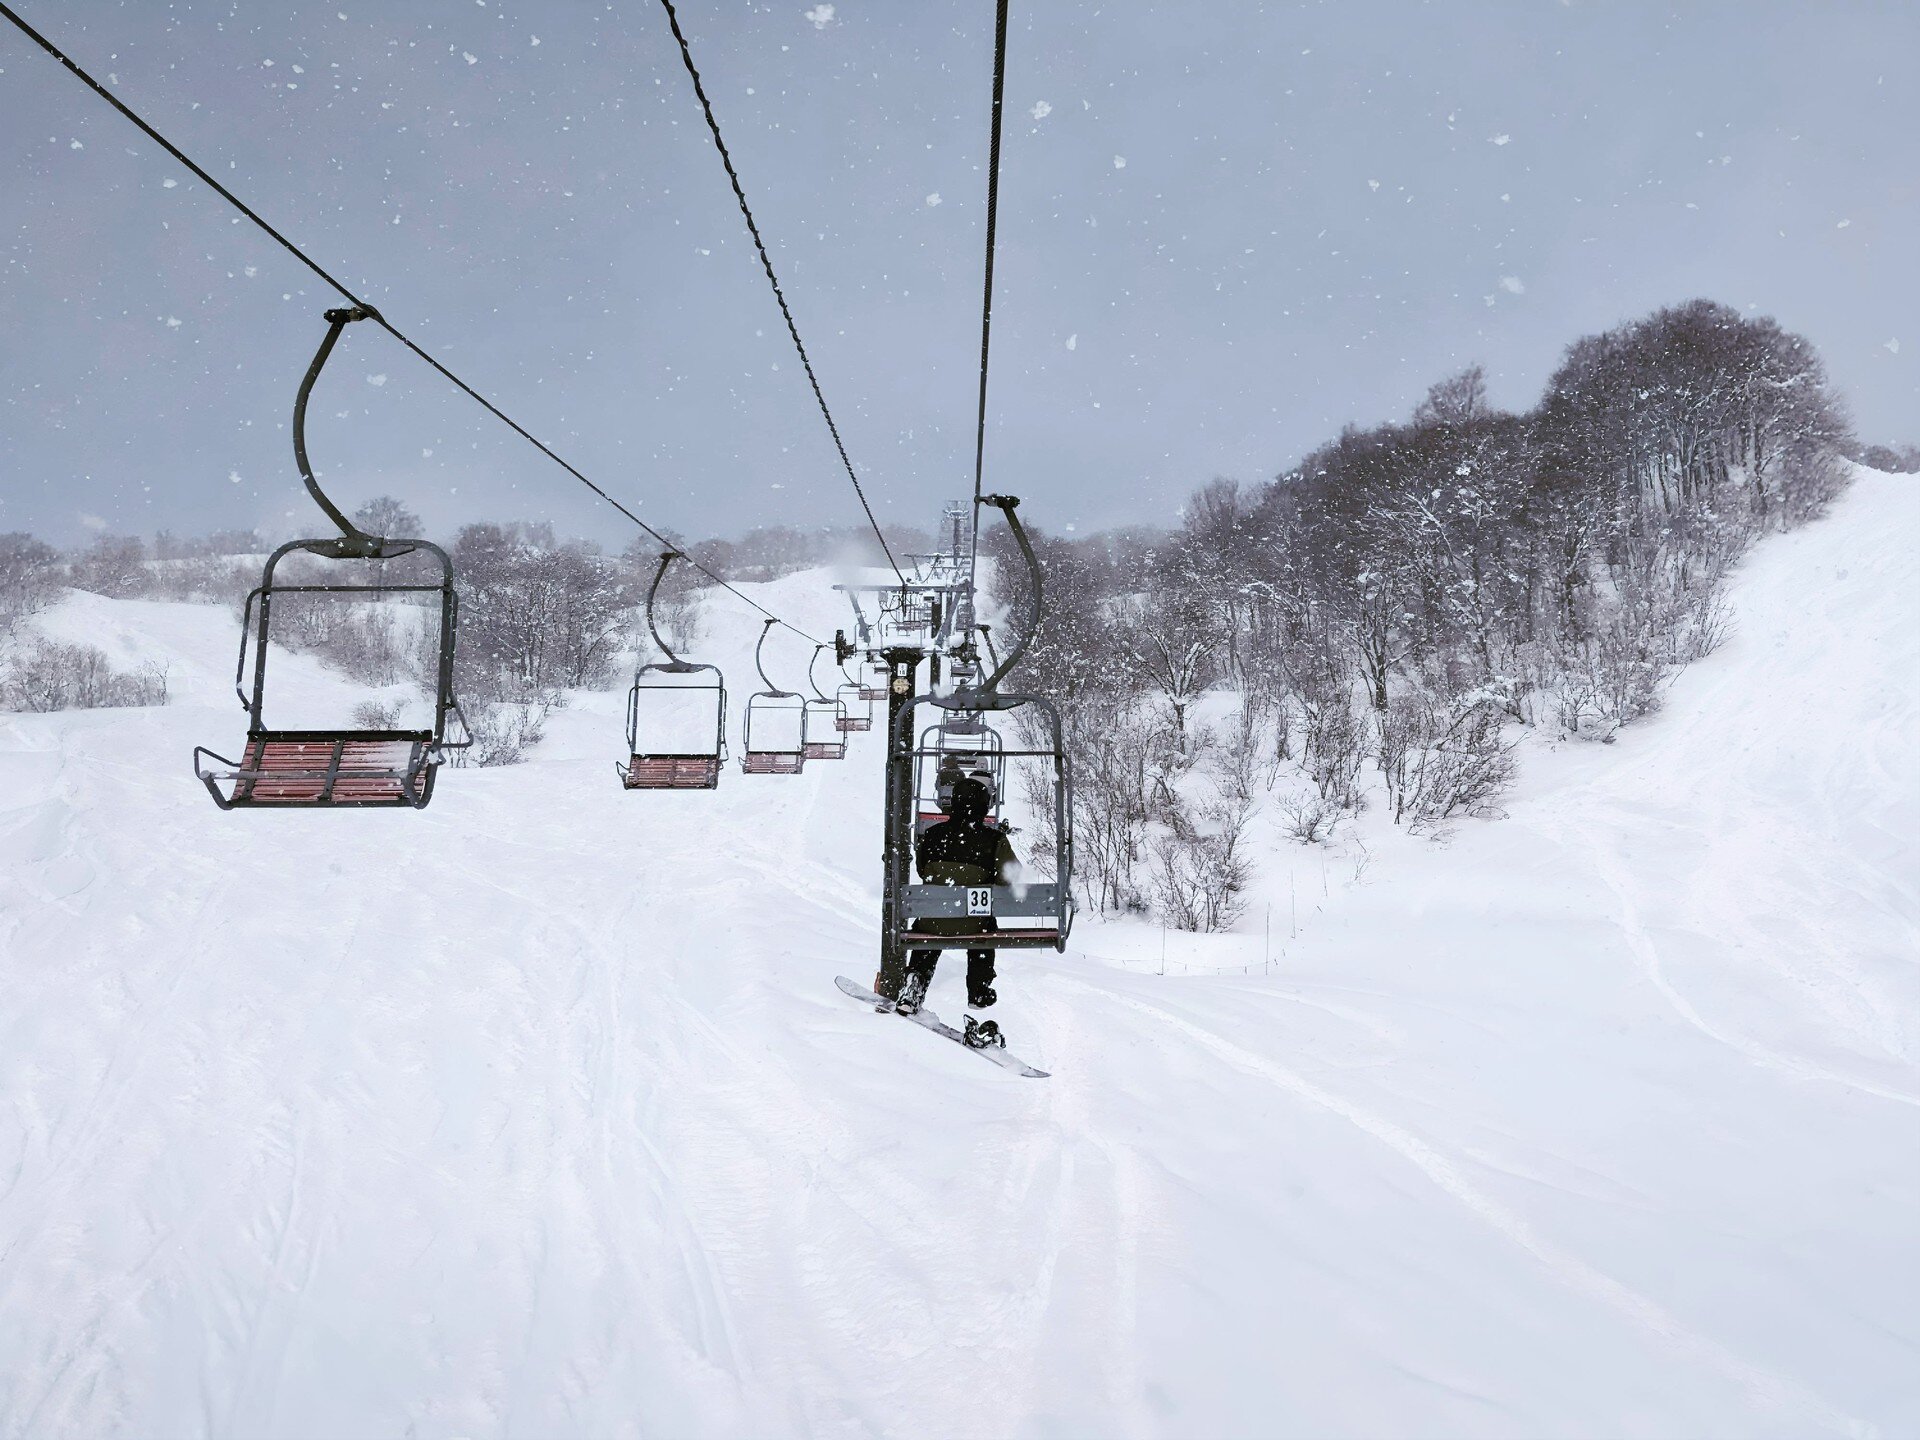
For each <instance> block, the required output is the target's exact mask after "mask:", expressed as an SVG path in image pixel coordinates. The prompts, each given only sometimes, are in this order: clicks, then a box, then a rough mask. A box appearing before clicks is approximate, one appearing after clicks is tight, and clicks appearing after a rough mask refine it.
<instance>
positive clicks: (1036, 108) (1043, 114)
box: [1027, 100, 1053, 120]
mask: <svg viewBox="0 0 1920 1440" xmlns="http://www.w3.org/2000/svg"><path fill="white" fill-rule="evenodd" d="M1027 113H1028V114H1029V115H1031V116H1033V118H1034V119H1036V120H1044V119H1046V118H1047V116H1049V115H1051V114H1052V113H1053V106H1051V105H1049V104H1048V103H1047V102H1046V101H1044V100H1036V101H1034V102H1033V108H1032V109H1031V110H1029V111H1027Z"/></svg>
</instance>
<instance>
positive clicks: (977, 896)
mask: <svg viewBox="0 0 1920 1440" xmlns="http://www.w3.org/2000/svg"><path fill="white" fill-rule="evenodd" d="M967 914H969V915H991V914H993V887H992V886H991V885H969V886H968V887H967Z"/></svg>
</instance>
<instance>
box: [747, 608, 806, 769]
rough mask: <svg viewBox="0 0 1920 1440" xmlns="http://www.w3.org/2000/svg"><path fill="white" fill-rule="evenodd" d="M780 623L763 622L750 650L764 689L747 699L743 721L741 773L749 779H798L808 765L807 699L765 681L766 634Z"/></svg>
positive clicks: (767, 680)
mask: <svg viewBox="0 0 1920 1440" xmlns="http://www.w3.org/2000/svg"><path fill="white" fill-rule="evenodd" d="M779 623H780V622H779V621H778V620H773V619H769V620H768V621H766V623H765V624H763V625H762V626H761V627H760V643H759V644H757V645H755V646H754V647H753V668H754V669H755V670H757V671H759V672H760V683H761V684H762V685H765V686H766V687H767V688H766V689H764V690H762V691H760V692H758V693H757V694H755V695H752V696H750V697H748V700H747V705H746V718H745V719H744V720H743V721H742V726H741V737H740V738H741V751H742V754H741V757H740V769H741V771H742V772H743V773H745V774H748V775H798V774H799V773H800V771H801V769H802V768H803V767H804V766H805V765H806V763H807V748H806V726H807V702H806V698H805V697H804V696H802V695H799V694H797V693H796V692H794V691H792V690H782V689H781V688H780V687H779V686H777V685H775V684H774V683H773V682H772V681H771V680H769V679H767V667H766V665H765V664H764V663H763V662H762V658H761V657H762V652H763V651H764V650H765V649H766V645H767V632H768V631H769V630H771V629H773V627H774V626H775V625H777V624H779Z"/></svg>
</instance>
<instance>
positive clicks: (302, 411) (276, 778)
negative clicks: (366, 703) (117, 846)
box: [193, 305, 473, 810]
mask: <svg viewBox="0 0 1920 1440" xmlns="http://www.w3.org/2000/svg"><path fill="white" fill-rule="evenodd" d="M368 318H377V315H376V312H374V311H373V310H372V309H371V308H368V307H363V306H357V305H356V306H353V307H350V308H346V309H338V310H329V311H327V312H326V319H327V325H328V328H327V334H326V338H325V339H323V340H322V341H321V342H320V348H319V350H318V351H317V352H316V353H315V354H314V357H313V363H312V364H311V365H309V366H308V367H307V373H306V376H305V378H304V379H303V380H302V381H301V382H300V391H299V395H298V397H297V398H296V399H295V401H294V407H293V454H294V460H295V462H296V463H297V464H298V466H299V468H300V476H301V478H302V479H303V480H304V481H305V482H306V487H307V490H308V493H310V494H311V495H312V496H313V498H314V500H315V501H317V502H318V504H319V506H320V508H321V509H322V510H323V511H325V512H326V515H327V517H328V518H329V519H331V520H332V521H333V522H334V524H335V525H337V526H338V527H339V529H340V534H339V536H338V537H331V536H330V537H328V538H325V539H312V540H290V541H288V542H287V543H286V544H284V545H282V546H280V548H279V549H277V550H275V551H274V552H273V554H272V555H270V556H268V557H267V563H266V568H265V571H264V572H263V573H262V575H261V579H260V584H259V585H258V586H256V587H255V588H254V590H253V591H252V593H251V594H249V595H248V596H247V601H246V605H245V608H244V611H243V615H242V620H241V632H240V661H239V664H238V666H237V667H236V669H235V672H234V693H235V694H237V695H238V696H239V698H240V704H241V706H242V707H243V708H244V709H245V710H246V712H247V739H246V745H245V748H244V749H243V750H242V751H241V758H240V759H239V760H230V759H228V758H227V757H226V756H224V755H221V754H219V753H218V752H216V751H213V750H210V749H208V748H207V747H205V746H204V745H202V746H196V747H195V748H194V752H193V768H194V774H195V775H196V776H198V777H199V779H200V781H201V783H202V784H204V785H205V786H206V787H207V793H208V794H209V795H211V796H212V797H213V800H214V803H215V804H216V805H218V806H219V807H220V808H221V809H222V810H236V809H268V808H293V807H304V808H308V809H334V808H342V809H345V808H352V809H371V808H380V807H400V806H405V807H408V808H410V809H415V810H419V809H423V808H424V807H425V806H426V804H427V802H428V801H429V800H431V799H432V798H433V782H434V776H435V774H436V773H437V772H438V770H439V767H440V765H441V764H442V763H444V761H445V760H446V758H447V752H448V751H451V750H459V749H464V748H465V747H466V746H468V745H471V744H472V743H473V738H472V735H471V734H470V732H469V731H468V730H467V722H466V717H465V716H464V715H463V714H462V713H461V711H460V702H459V701H458V700H457V699H456V698H455V697H454V693H453V656H454V645H455V639H456V635H457V632H458V628H459V617H460V597H459V595H458V594H457V593H456V592H455V590H454V587H453V562H452V560H450V559H449V558H448V556H447V553H446V551H444V550H442V549H441V548H440V547H439V546H438V545H434V544H432V543H430V542H428V541H426V540H410V539H397V538H392V537H387V536H379V535H369V534H367V533H366V532H364V531H362V530H361V529H360V528H359V527H357V526H356V525H354V524H353V522H352V521H350V520H348V519H347V517H346V516H345V515H344V514H342V513H341V511H340V510H339V509H338V507H336V506H335V505H334V503H333V502H332V501H331V500H329V499H328V498H327V496H326V494H325V493H324V492H323V491H322V490H321V489H320V485H319V483H318V482H317V481H316V480H315V479H314V475H313V467H312V466H311V465H310V464H309V463H308V461H307V438H306V422H307V400H308V397H309V396H310V395H311V394H312V391H313V385H314V381H315V380H317V379H318V378H319V375H320V371H321V369H322V368H323V367H324V366H325V365H326V363H327V357H328V356H329V355H331V354H332V352H333V348H334V346H335V345H336V344H337V343H338V342H339V339H340V332H341V331H342V330H343V329H345V328H346V326H347V325H349V324H351V323H352V322H353V321H356V320H364V319H368ZM296 552H298V553H301V554H306V555H312V556H315V557H316V558H318V559H321V560H326V561H329V562H336V563H340V564H358V565H363V566H371V567H372V570H371V574H370V575H366V576H365V577H363V578H359V579H338V580H329V581H327V582H324V583H306V582H304V581H296V582H295V583H289V582H287V581H285V580H282V579H280V578H279V570H280V565H281V562H282V561H284V560H285V559H286V558H287V557H288V556H290V555H293V554H295V553H296ZM413 554H421V555H427V556H431V557H432V558H433V559H434V561H435V562H437V569H438V577H437V578H436V579H432V580H405V581H396V580H393V579H389V578H388V577H387V575H386V562H388V561H393V560H398V559H400V558H401V557H403V556H407V555H413ZM290 595H329V596H354V595H362V596H368V597H375V598H385V597H390V596H395V595H418V596H424V597H430V604H431V602H433V601H437V605H432V606H431V608H434V609H436V610H437V624H438V644H437V646H436V647H435V654H436V656H437V666H436V672H435V677H434V699H433V722H432V724H431V725H430V726H427V727H424V728H418V729H379V728H369V727H362V726H350V727H340V728H333V729H316V730H289V729H281V728H276V727H274V726H272V725H269V724H268V723H267V718H266V697H267V658H268V655H269V642H270V641H271V639H272V637H273V615H274V602H275V600H276V599H278V598H280V597H282V596H290ZM249 654H251V657H252V679H251V684H249V681H248V658H249ZM454 734H457V735H458V736H459V737H460V738H457V739H455V738H450V736H452V735H454ZM222 787H225V788H224V789H223V788H222Z"/></svg>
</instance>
